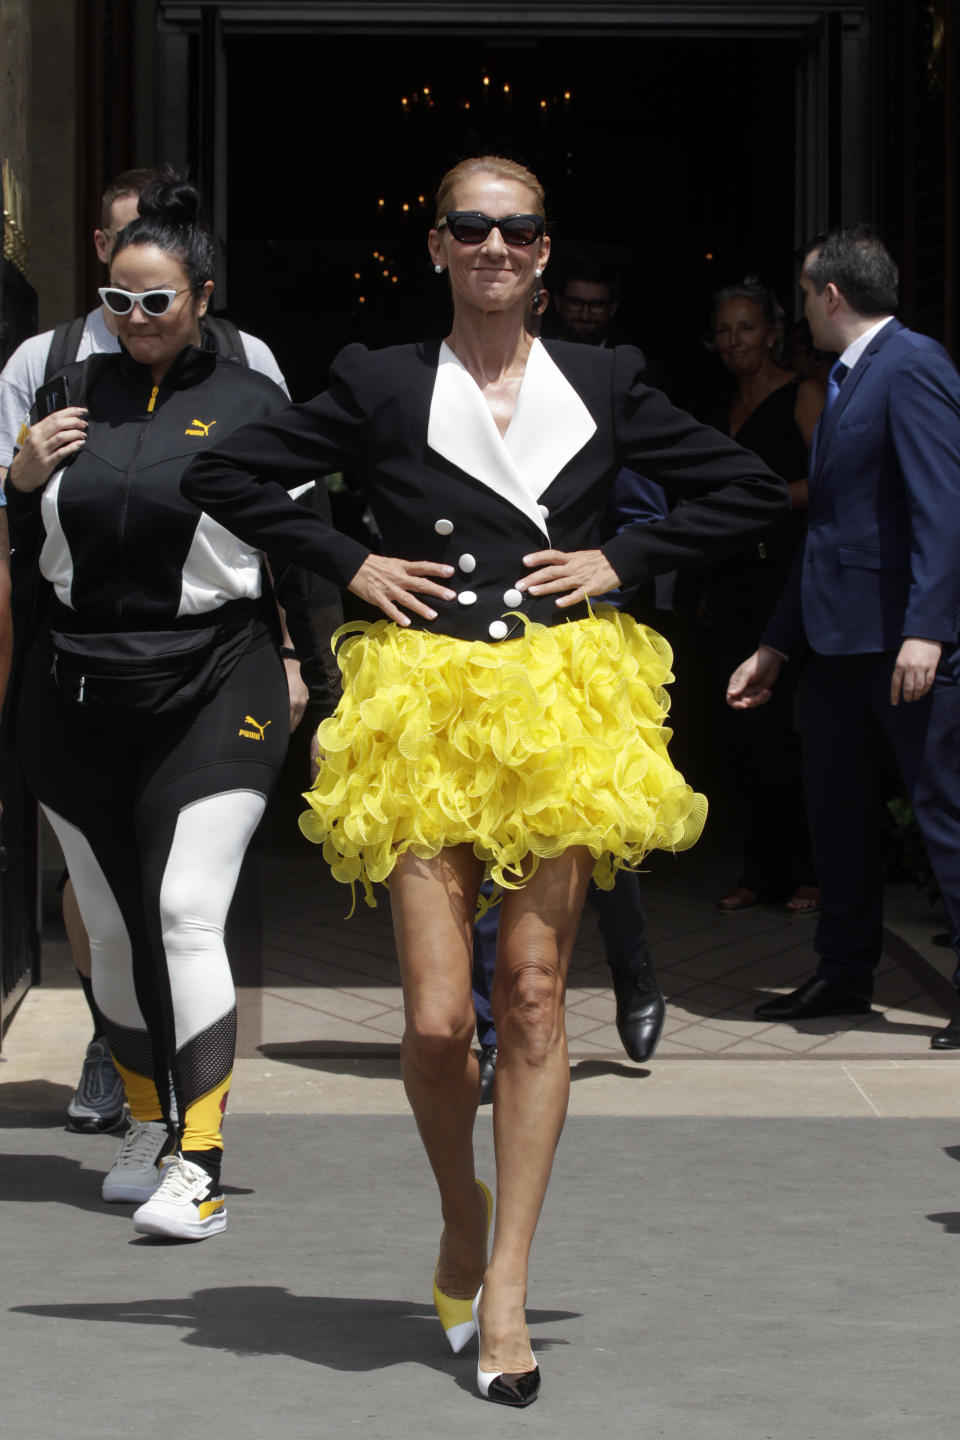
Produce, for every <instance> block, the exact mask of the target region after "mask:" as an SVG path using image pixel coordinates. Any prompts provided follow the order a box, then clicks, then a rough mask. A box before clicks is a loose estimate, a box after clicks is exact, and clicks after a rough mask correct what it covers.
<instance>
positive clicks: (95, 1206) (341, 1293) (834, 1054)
mask: <svg viewBox="0 0 960 1440" xmlns="http://www.w3.org/2000/svg"><path fill="white" fill-rule="evenodd" d="M694 858H695V857H684V858H683V860H682V862H681V865H682V866H683V870H681V868H680V866H677V867H676V869H674V867H673V866H672V865H668V866H666V867H664V868H663V870H662V871H661V870H658V869H654V871H653V873H652V875H651V877H650V880H649V885H648V895H649V899H648V910H649V914H650V923H651V940H652V943H653V946H654V953H655V956H656V959H657V963H658V968H659V970H660V972H661V975H662V977H663V978H664V981H665V988H666V989H667V993H668V995H669V997H670V1015H671V1019H670V1031H669V1036H668V1038H667V1039H665V1041H664V1043H663V1045H662V1047H661V1050H660V1052H658V1055H657V1057H656V1059H655V1061H654V1062H653V1063H652V1064H651V1065H649V1066H645V1067H637V1066H633V1065H631V1064H629V1062H627V1061H626V1060H625V1059H624V1058H623V1056H622V1053H621V1052H620V1051H619V1047H618V1042H617V1038H616V1031H615V1028H614V1026H613V1003H612V998H611V996H610V992H609V985H608V980H607V975H606V970H605V966H604V964H603V960H602V952H601V951H600V950H599V948H598V941H597V936H596V930H595V926H594V925H593V922H592V919H591V918H590V917H589V916H588V918H587V919H586V920H585V923H584V929H583V930H582V932H581V938H580V943H579V944H578V950H577V955H576V958H575V966H574V974H573V978H572V983H571V989H570V1002H571V1003H570V1010H571V1016H572V1017H573V1021H572V1024H571V1032H572V1040H571V1051H572V1070H573V1082H574V1083H573V1085H572V1100H571V1115H570V1119H569V1121H568V1124H567V1128H566V1131H565V1133H564V1136H563V1139H562V1141H561V1145H560V1149H559V1152H558V1156H557V1163H556V1169H555V1174H554V1180H553V1183H552V1185H551V1189H550V1194H549V1196H548V1200H547V1205H546V1209H545V1212H544V1216H543V1220H542V1222H541V1227H540V1230H539V1232H538V1237H537V1244H536V1247H535V1252H534V1261H533V1270H532V1282H531V1294H530V1305H529V1316H530V1325H531V1332H532V1335H533V1339H534V1345H535V1348H536V1349H537V1352H538V1355H539V1358H540V1361H541V1365H542V1369H543V1374H544V1389H543V1394H542V1397H541V1399H540V1401H539V1402H538V1403H537V1404H536V1405H535V1406H534V1407H532V1409H531V1410H529V1411H527V1412H525V1413H524V1414H522V1415H520V1414H516V1413H513V1412H510V1411H506V1410H502V1409H500V1408H499V1407H495V1406H491V1405H489V1404H487V1403H485V1402H483V1401H481V1400H480V1399H479V1398H478V1397H477V1395H476V1393H475V1390H474V1388H473V1377H472V1367H473V1365H474V1364H475V1353H476V1352H475V1350H472V1351H471V1352H470V1353H468V1354H465V1355H463V1356H461V1357H454V1356H452V1355H451V1354H450V1353H449V1352H448V1351H447V1350H446V1349H445V1344H444V1341H443V1337H442V1335H441V1332H440V1328H439V1325H438V1324H437V1322H436V1320H435V1318H434V1317H433V1314H432V1309H431V1306H430V1276H431V1271H432V1266H433V1261H434V1258H435V1250H436V1241H437V1235H438V1231H439V1223H440V1222H439V1211H438V1203H437V1199H436V1194H435V1191H434V1188H433V1185H432V1182H431V1181H430V1179H429V1177H428V1175H427V1173H426V1169H425V1165H424V1162H423V1159H422V1156H421V1152H420V1149H419V1144H418V1141H417V1137H416V1133H415V1128H414V1126H413V1122H412V1120H411V1118H410V1116H409V1113H408V1111H407V1107H406V1102H405V1100H404V1098H403V1095H402V1087H401V1084H400V1080H399V1073H398V1057H397V1040H398V1035H399V1025H398V1015H399V995H398V991H397V990H396V986H395V981H394V970H393V960H392V950H391V947H390V941H389V934H388V930H387V922H388V916H387V910H386V906H385V905H381V908H380V909H379V910H378V911H375V912H366V911H363V912H362V913H361V914H360V915H358V916H357V917H355V919H354V920H351V921H349V922H346V921H344V920H343V916H344V914H345V910H346V905H345V903H344V892H343V891H342V890H340V889H337V890H336V891H332V890H331V889H330V887H329V884H326V885H325V884H324V878H323V876H322V874H321V873H320V872H319V871H318V868H317V867H316V865H314V864H311V865H305V864H304V865H301V864H299V863H297V864H291V863H290V862H289V861H287V860H286V859H285V860H283V861H276V860H271V861H269V862H268V863H267V865H266V873H265V885H264V889H265V892H266V894H267V895H268V896H269V906H268V909H267V913H266V916H265V930H264V937H263V938H264V945H265V949H266V954H267V961H268V970H267V974H266V976H265V986H264V989H263V992H262V993H261V994H260V995H258V996H256V997H252V996H249V995H247V996H245V998H244V1004H245V1005H246V1006H247V1007H248V1009H249V1010H252V1011H253V1014H252V1016H251V1015H248V1019H250V1022H251V1023H250V1025H248V1027H247V1033H248V1034H250V1033H253V1032H254V1030H255V1029H256V1027H257V1026H259V1036H260V1038H259V1042H258V1044H257V1045H255V1046H251V1047H250V1049H249V1053H247V1054H245V1055H244V1056H243V1057H242V1058H241V1059H240V1060H239V1061H238V1065H237V1072H236V1076H235V1084H234V1090H233V1094H232V1096H231V1107H230V1113H229V1115H228V1119H227V1126H226V1131H225V1135H226V1142H227V1161H226V1166H225V1171H224V1177H225V1180H226V1182H227V1191H228V1205H229V1213H230V1219H229V1224H228V1228H227V1231H226V1233H225V1234H224V1235H223V1236H219V1237H215V1238H213V1239H211V1240H209V1241H205V1242H203V1243H202V1244H199V1245H185V1246H179V1245H172V1244H166V1243H164V1242H154V1241H150V1240H147V1239H145V1238H143V1237H136V1236H135V1235H134V1232H133V1230H132V1227H131V1225H130V1219H129V1216H130V1208H129V1207H125V1206H111V1207H108V1206H104V1205H103V1204H102V1202H101V1200H100V1196H99V1185H100V1179H101V1177H102V1175H103V1173H104V1171H105V1170H106V1169H107V1168H108V1166H109V1164H110V1161H111V1158H112V1155H113V1153H114V1150H115V1146H116V1140H115V1138H114V1137H110V1136H76V1135H71V1134H69V1133H67V1132H66V1131H65V1130H64V1129H63V1111H64V1108H65V1105H66V1103H67V1100H68V1099H69V1097H70V1095H71V1094H72V1091H73V1087H74V1085H75V1083H76V1078H77V1074H78V1068H79V1059H80V1056H81V1055H82V1050H83V1046H84V1044H85V1042H86V1039H87V1029H88V1022H87V1017H86V1014H85V1009H84V1006H83V1002H82V998H81V997H80V995H79V991H78V990H77V989H76V987H75V984H74V983H73V981H72V979H71V976H70V973H69V964H68V960H67V957H66V952H65V948H64V947H63V946H62V942H57V941H56V939H53V940H52V941H51V943H50V944H49V945H48V947H47V953H46V957H45V966H46V969H45V975H46V979H45V983H44V985H43V986H41V987H40V988H39V989H36V990H34V991H32V992H31V993H30V994H29V995H28V997H27V999H26V1001H25V1002H24V1004H23V1006H22V1007H21V1010H20V1012H19V1013H18V1015H17V1017H16V1018H15V1021H14V1024H13V1026H12V1028H11V1030H10V1031H9V1033H8V1036H7V1037H6V1040H5V1043H4V1050H3V1060H2V1063H0V1131H2V1134H0V1151H2V1152H3V1153H2V1154H0V1201H2V1204H0V1217H2V1230H0V1235H2V1242H0V1244H2V1259H0V1286H2V1302H0V1335H2V1337H3V1348H2V1353H3V1356H4V1360H5V1373H4V1382H5V1383H4V1398H3V1401H2V1405H0V1414H2V1416H3V1420H4V1422H5V1425H6V1433H9V1434H10V1435H16V1436H17V1437H18V1440H50V1437H53V1436H59V1435H61V1434H62V1433H64V1432H67V1433H69V1434H70V1436H71V1437H72V1440H127V1437H128V1436H129V1435H131V1434H136V1435H144V1436H146V1437H148V1440H152V1437H153V1435H154V1434H156V1435H158V1436H159V1435H163V1436H167V1435H169V1434H170V1433H182V1434H184V1435H185V1436H188V1437H191V1440H192V1437H193V1436H195V1435H196V1436H201V1437H205V1436H207V1435H209V1434H210V1433H216V1434H217V1435H218V1436H221V1435H222V1436H224V1437H227V1440H230V1437H236V1440H254V1437H256V1440H260V1437H262V1436H263V1435H264V1434H268V1435H273V1436H276V1437H278V1440H301V1437H311V1440H312V1437H340V1436H349V1435H355V1434H356V1435H361V1436H363V1437H378V1440H379V1437H384V1440H394V1437H396V1440H400V1437H407V1436H409V1435H411V1434H412V1435H424V1436H428V1437H433V1436H437V1437H445V1436H446V1435H447V1434H448V1433H451V1432H454V1433H456V1434H457V1435H458V1436H464V1437H468V1440H470V1437H474V1436H476V1437H481V1436H482V1437H484V1440H486V1437H488V1436H491V1435H492V1436H498V1435H500V1434H507V1433H509V1434H513V1433H515V1431H516V1430H517V1428H518V1427H523V1428H524V1430H525V1431H526V1432H529V1433H535V1434H549V1435H551V1436H552V1437H558V1440H568V1437H570V1440H573V1437H578V1440H580V1437H584V1436H591V1435H593V1434H594V1433H595V1432H597V1431H600V1430H604V1431H609V1432H610V1433H611V1434H619V1433H621V1432H623V1433H630V1434H633V1433H637V1434H640V1435H642V1436H650V1437H667V1440H690V1437H693V1440H701V1437H702V1440H833V1437H837V1440H902V1437H903V1436H904V1435H906V1434H910V1433H912V1432H914V1431H916V1432H918V1433H920V1434H921V1435H923V1437H924V1440H947V1437H948V1436H949V1437H950V1440H952V1437H953V1435H954V1434H955V1431H956V1421H955V1408H956V1398H955V1397H956V1384H955V1380H954V1374H953V1372H954V1367H955V1360H954V1356H955V1350H956V1334H957V1325H958V1321H960V1303H958V1300H957V1285H956V1279H955V1276H956V1264H957V1258H956V1257H957V1251H956V1248H955V1247H956V1246H957V1245H958V1244H960V1201H958V1198H957V1197H958V1190H960V1185H958V1182H960V1169H958V1168H957V1160H958V1159H960V1126H958V1124H957V1118H958V1110H960V1071H958V1070H957V1068H956V1065H957V1060H958V1059H960V1056H953V1055H950V1054H944V1055H938V1054H934V1053H933V1052H931V1051H930V1049H929V1041H928V1037H929V1034H930V1032H931V1030H932V1029H933V1028H935V1027H936V1026H937V1025H939V1024H942V1023H943V1000H944V998H948V992H945V991H944V989H943V979H942V973H941V972H942V971H943V970H944V968H945V962H944V958H943V954H942V952H938V951H937V950H936V948H935V947H931V946H930V944H929V937H930V934H931V932H932V930H933V929H936V928H937V922H936V919H935V917H934V916H932V915H930V914H929V913H928V912H927V911H926V909H925V907H923V906H922V904H921V903H919V902H917V901H916V897H914V896H912V895H911V894H910V893H909V892H906V891H900V892H897V893H895V894H894V895H893V896H892V897H891V900H892V902H893V903H892V906H891V910H892V912H893V917H892V918H893V920H894V921H895V924H896V928H895V929H892V930H891V934H890V936H889V937H888V940H889V943H888V947H887V951H886V954H885V959H884V965H883V971H882V975H881V978H880V982H879V986H878V999H879V1001H880V1005H879V1008H878V1010H877V1012H876V1013H875V1014H874V1015H873V1016H870V1017H852V1019H851V1020H850V1021H846V1020H844V1021H839V1020H838V1021H817V1022H811V1023H810V1024H808V1025H805V1026H801V1025H798V1026H759V1022H755V1021H754V1020H753V1017H752V1005H753V1004H754V1003H755V1002H756V999H757V998H759V995H760V993H762V992H763V991H764V990H772V989H775V988H787V987H788V986H790V985H792V984H793V983H796V981H797V980H798V979H799V978H802V976H803V975H805V974H806V973H808V972H809V969H810V966H811V951H810V948H809V942H810V937H811V934H812V925H811V922H809V921H805V922H798V921H791V920H788V919H787V918H786V917H785V916H784V915H783V914H782V913H780V912H779V911H776V910H774V909H773V908H768V907H762V908H761V907H758V908H757V909H756V910H754V911H750V912H747V913H746V914H744V915H740V916H737V917H729V916H718V915H717V913H716V912H715V911H714V909H713V898H714V894H715V893H719V891H718V890H717V883H718V879H719V867H720V865H721V864H722V856H721V857H714V858H713V859H711V858H710V857H709V856H707V857H706V858H704V859H703V860H700V861H698V862H697V864H696V866H694V865H692V864H691V861H693V860H694ZM271 867H272V868H271ZM697 867H698V868H697ZM711 867H712V868H711ZM758 1026H759V1028H758ZM477 1152H478V1173H479V1174H481V1175H487V1176H489V1175H491V1174H492V1172H493V1164H492V1127H491V1121H490V1114H489V1111H483V1112H481V1115H480V1119H479V1122H478V1135H477Z"/></svg>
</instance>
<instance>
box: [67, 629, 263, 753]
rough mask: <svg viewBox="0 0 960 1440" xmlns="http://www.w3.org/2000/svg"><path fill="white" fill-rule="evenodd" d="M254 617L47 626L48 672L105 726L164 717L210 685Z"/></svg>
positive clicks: (185, 707) (216, 683)
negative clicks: (172, 626) (98, 627)
mask: <svg viewBox="0 0 960 1440" xmlns="http://www.w3.org/2000/svg"><path fill="white" fill-rule="evenodd" d="M255 624H256V622H255V620H254V619H253V617H252V616H251V617H250V618H248V619H247V620H245V621H244V622H243V623H242V624H240V625H232V626H229V627H222V626H217V625H206V626H203V627H202V628H197V629H184V630H126V631H116V632H109V631H108V632H101V633H99V634H91V635H85V634H75V633H68V632H65V631H62V630H51V631H50V643H51V648H52V651H53V658H52V664H51V668H50V673H51V675H52V677H53V682H54V684H55V685H56V687H57V689H58V691H59V692H60V694H61V696H62V697H63V699H64V700H65V701H67V702H68V703H69V704H72V705H75V706H76V707H77V709H78V711H79V713H80V714H81V715H82V716H83V718H84V719H85V720H87V721H89V722H90V723H91V724H94V725H98V726H99V727H101V728H103V729H115V730H128V729H129V728H130V727H131V726H132V725H147V726H153V725H165V724H169V723H170V722H171V721H173V720H177V719H179V718H181V717H182V716H183V715H185V714H186V713H187V711H189V710H191V709H193V708H194V707H196V706H197V705H200V704H202V703H203V701H204V700H205V699H207V698H208V696H210V695H212V694H214V693H215V691H216V690H217V689H219V687H220V685H221V684H222V683H223V681H224V680H225V679H226V677H227V675H229V673H230V671H231V670H232V669H233V667H234V665H235V664H236V663H237V661H238V660H239V659H240V656H241V655H242V654H243V653H244V651H245V650H247V648H248V647H249V645H250V641H251V638H252V635H253V630H254V626H255Z"/></svg>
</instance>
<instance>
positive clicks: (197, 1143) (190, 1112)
mask: <svg viewBox="0 0 960 1440" xmlns="http://www.w3.org/2000/svg"><path fill="white" fill-rule="evenodd" d="M232 1078H233V1071H232V1070H231V1072H230V1074H229V1075H227V1076H226V1077H225V1078H224V1079H223V1080H221V1082H220V1084H219V1085H215V1086H214V1088H213V1089H212V1090H208V1091H207V1093H206V1095H201V1096H200V1099H199V1100H194V1101H192V1102H191V1103H190V1104H189V1105H188V1106H187V1108H186V1115H185V1117H184V1124H183V1139H182V1140H181V1142H180V1148H181V1150H222V1149H223V1136H222V1135H221V1134H220V1128H221V1126H222V1125H223V1115H224V1111H225V1110H226V1108H227V1096H228V1095H229V1093H230V1081H231V1079H232Z"/></svg>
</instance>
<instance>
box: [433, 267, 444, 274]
mask: <svg viewBox="0 0 960 1440" xmlns="http://www.w3.org/2000/svg"><path fill="white" fill-rule="evenodd" d="M433 273H434V275H442V274H443V266H442V265H434V267H433Z"/></svg>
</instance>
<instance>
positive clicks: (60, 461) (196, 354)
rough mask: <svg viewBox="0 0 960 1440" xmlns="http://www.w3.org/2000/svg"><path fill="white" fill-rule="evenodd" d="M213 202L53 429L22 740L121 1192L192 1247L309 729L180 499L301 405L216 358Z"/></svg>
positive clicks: (25, 462)
mask: <svg viewBox="0 0 960 1440" xmlns="http://www.w3.org/2000/svg"><path fill="white" fill-rule="evenodd" d="M198 199H199V197H198V196H197V193H196V191H194V190H193V189H192V188H191V187H189V186H186V185H184V184H182V183H179V182H171V183H168V184H163V185H159V186H156V187H154V189H153V190H151V191H148V192H147V193H146V194H145V195H144V196H143V198H142V199H141V202H140V216H139V217H138V218H137V219H136V220H134V221H133V222H132V223H131V224H130V225H128V226H127V227H126V229H125V230H123V231H122V233H121V234H120V236H119V237H118V239H117V244H116V248H115V250H114V252H113V257H112V261H111V267H110V286H109V287H107V288H105V289H104V290H103V291H102V292H101V295H102V297H103V299H104V301H105V303H106V304H107V305H108V306H109V307H110V309H111V310H112V311H113V312H114V314H116V315H117V317H118V329H119V335H120V340H121V343H122V345H123V349H122V351H121V353H120V354H119V355H98V356H95V357H93V358H91V359H90V360H89V361H87V362H84V363H82V364H77V365H71V366H69V367H68V368H67V370H66V371H65V372H64V378H65V380H66V383H67V386H68V387H69V388H68V393H67V397H66V398H67V399H68V400H69V401H70V402H72V403H69V404H66V405H64V404H63V401H64V396H63V395H62V393H61V394H60V395H59V396H58V397H57V399H58V401H59V403H60V406H61V408H58V409H57V410H56V412H55V413H53V414H51V415H49V416H48V417H47V418H43V419H40V420H37V421H36V422H35V423H34V425H33V426H32V428H31V430H30V433H29V435H28V436H27V437H26V439H25V440H24V443H23V446H22V448H21V449H20V451H19V452H18V454H17V455H16V456H15V458H14V460H13V463H12V465H11V468H10V474H9V482H8V493H9V496H10V499H11V513H12V516H13V518H14V523H15V526H17V527H18V528H19V534H20V537H21V538H20V548H21V553H22V552H23V550H25V549H29V538H30V537H31V535H32V536H33V537H34V539H35V544H34V551H35V553H37V562H38V565H39V572H40V575H41V576H42V580H41V581H40V583H39V585H38V599H37V602H36V604H35V606H34V619H33V626H32V629H33V637H32V642H31V644H30V645H29V647H28V652H27V657H26V660H25V663H24V670H23V675H22V680H21V684H20V693H19V701H18V706H17V734H18V743H19V748H20V753H21V755H22V759H23V764H24V767H25V769H26V772H27V776H28V778H29V780H30V783H31V785H32V786H33V789H34V791H35V793H36V795H37V797H38V799H39V801H40V803H41V805H42V806H43V809H44V811H45V812H46V814H47V816H48V817H49V819H50V822H51V824H52V826H53V828H54V830H55V832H56V834H57V837H58V839H59V840H60V843H61V845H62V847H63V850H64V854H65V857H66V861H67V865H68V867H69V870H70V874H71V876H72V878H73V882H74V886H75V889H76V892H77V898H78V901H79V905H80V910H81V913H82V916H83V920H84V923H85V925H86V927H87V929H88V930H89V933H90V940H91V950H92V954H93V967H94V968H93V986H94V993H95V996H96V1000H97V1004H98V1006H99V1008H100V1010H101V1011H102V1013H103V1016H104V1019H105V1022H106V1030H107V1036H108V1039H109V1043H110V1049H111V1053H112V1055H113V1059H114V1062H115V1063H116V1065H117V1068H118V1069H119V1070H120V1073H121V1074H122V1076H123V1079H124V1083H125V1085H126V1090H127V1099H128V1102H129V1105H130V1109H131V1114H132V1117H133V1118H132V1124H131V1127H130V1130H129V1132H128V1134H127V1136H126V1138H125V1140H124V1144H123V1146H122V1148H121V1151H120V1154H119V1155H118V1157H117V1162H116V1163H115V1165H114V1167H113V1169H112V1170H111V1171H110V1173H109V1174H108V1175H107V1177H106V1178H105V1180H104V1184H103V1195H104V1198H105V1199H107V1200H119V1201H128V1202H131V1201H133V1202H136V1201H141V1202H143V1203H142V1204H141V1205H140V1208H139V1209H138V1210H137V1211H136V1213H135V1215H134V1226H135V1228H136V1229H137V1230H140V1231H142V1232H144V1233H148V1234H161V1235H168V1236H174V1237H177V1238H184V1239H201V1238H203V1237H205V1236H207V1235H209V1234H215V1233H216V1232H217V1231H219V1230H222V1229H223V1228H224V1225H225V1223H226V1210H225V1208H224V1200H223V1196H222V1194H221V1191H220V1186H219V1169H220V1158H221V1153H222V1141H221V1135H220V1129H221V1123H222V1117H223V1111H224V1108H225V1105H226V1099H227V1092H228V1089H229V1085H230V1076H231V1071H232V1067H233V1052H234V1043H235V1036H236V1008H235V998H234V991H233V984H232V980H231V976H230V968H229V964H228V961H227V956H226V952H225V950H224V944H223V928H224V922H225V920H226V915H227V910H228V907H229V905H230V900H231V898H232V895H233V891H234V887H235V885H236V881H237V876H238V873H239V869H240V864H241V862H242V859H243V855H244V852H245V850H246V847H247V845H248V843H249V841H250V838H251V836H252V835H253V832H254V830H255V829H256V826H257V824H258V822H259V820H260V817H261V815H262V814H263V810H264V807H265V805H266V801H267V797H268V796H269V793H270V791H271V789H272V787H273V784H274V782H275V779H276V776H277V773H278V771H279V768H280V765H281V764H282V761H283V758H284V753H285V751H286V745H287V734H288V729H289V723H288V722H289V709H288V696H287V687H286V682H285V677H284V672H283V668H282V665H281V662H280V659H279V657H278V654H277V650H276V646H275V644H274V640H273V637H272V635H271V633H270V629H269V628H268V624H267V622H266V620H265V618H264V615H265V614H266V613H267V612H266V610H265V608H264V607H263V604H262V601H261V556H260V554H259V553H258V552H257V551H256V550H255V549H253V548H252V547H250V546H248V545H245V544H242V543H241V542H240V541H238V540H237V539H236V538H235V537H234V536H233V535H231V534H230V533H229V532H228V531H227V530H225V529H224V528H223V527H222V526H220V525H218V524H217V523H216V522H215V521H212V520H210V519H209V518H208V517H207V516H202V517H201V515H200V512H199V511H198V510H197V509H196V508H195V507H194V506H193V505H192V504H190V503H189V502H188V501H186V500H184V499H183V498H182V497H181V495H180V477H181V475H182V473H183V471H184V469H185V468H186V466H187V465H188V464H189V462H190V460H191V459H193V458H194V456H196V455H197V453H198V452H199V451H201V450H203V449H204V448H206V447H207V446H208V445H210V444H211V443H212V442H213V440H214V439H217V438H219V437H220V436H222V435H223V434H225V433H228V432H229V431H230V430H231V429H232V428H234V427H235V426H237V425H238V424H240V423H241V421H246V420H250V419H252V418H260V419H263V418H265V417H267V416H268V415H271V414H273V413H274V412H276V411H277V410H279V409H280V408H281V407H282V406H283V405H284V404H285V403H286V400H285V397H284V396H283V394H282V392H281V391H280V390H279V389H278V388H277V387H276V386H275V385H274V384H273V383H272V381H269V380H267V379H266V378H265V377H264V376H262V375H259V374H257V373H255V372H254V371H252V370H249V369H245V368H241V367H239V366H237V365H235V364H232V363H231V362H229V361H224V360H221V359H219V358H218V356H217V355H216V353H215V351H211V350H209V349H206V348H204V347H203V343H202V336H201V329H200V319H201V316H202V315H203V314H204V312H205V311H206V308H207V305H208V304H209V299H210V294H211V292H212V290H213V281H212V273H211V272H212V249H213V247H212V244H211V241H210V237H209V235H208V234H207V233H206V231H205V230H203V229H202V228H201V227H200V225H199V224H198ZM38 521H39V523H37V522H38ZM24 537H26V539H25V538H24ZM158 1165H159V1166H160V1172H159V1176H158V1170H157V1167H158ZM158 1179H159V1184H158Z"/></svg>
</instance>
